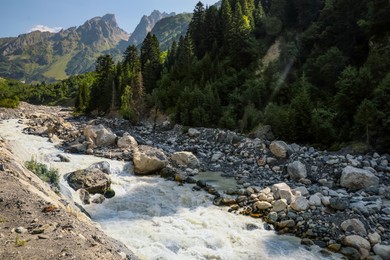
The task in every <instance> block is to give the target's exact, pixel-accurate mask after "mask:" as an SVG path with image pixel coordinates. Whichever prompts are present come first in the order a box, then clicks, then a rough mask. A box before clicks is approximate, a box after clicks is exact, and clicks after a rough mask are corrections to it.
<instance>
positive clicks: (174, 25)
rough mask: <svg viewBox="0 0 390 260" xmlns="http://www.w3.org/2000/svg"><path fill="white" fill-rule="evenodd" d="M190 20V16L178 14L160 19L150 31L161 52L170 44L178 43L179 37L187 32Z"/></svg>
mask: <svg viewBox="0 0 390 260" xmlns="http://www.w3.org/2000/svg"><path fill="white" fill-rule="evenodd" d="M191 19H192V14H186V13H183V14H178V15H174V16H169V17H166V18H163V19H161V20H160V21H158V22H157V23H156V25H155V26H154V27H153V29H152V33H153V34H155V35H156V37H157V39H158V40H159V42H160V48H161V50H167V49H169V47H171V45H172V42H173V41H176V42H178V40H179V38H180V36H182V35H183V36H184V35H185V34H186V32H187V29H188V25H189V24H190V22H191Z"/></svg>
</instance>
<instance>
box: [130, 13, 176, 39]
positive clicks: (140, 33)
mask: <svg viewBox="0 0 390 260" xmlns="http://www.w3.org/2000/svg"><path fill="white" fill-rule="evenodd" d="M174 15H175V13H174V12H172V13H169V14H168V13H165V12H164V13H161V12H160V11H157V10H154V11H153V12H152V13H151V14H150V15H149V16H146V15H144V16H143V17H142V18H141V21H140V22H139V24H138V25H137V27H136V28H135V30H134V32H133V33H132V34H131V37H130V38H129V41H128V45H135V46H138V45H140V44H141V43H142V42H143V40H144V39H145V37H146V35H147V34H148V32H150V31H152V29H153V27H154V26H155V24H156V23H157V22H158V21H160V20H161V19H163V18H166V17H170V16H174Z"/></svg>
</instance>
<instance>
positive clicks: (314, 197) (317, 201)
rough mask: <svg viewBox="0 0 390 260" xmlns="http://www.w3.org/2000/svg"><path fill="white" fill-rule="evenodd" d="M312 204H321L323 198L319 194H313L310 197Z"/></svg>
mask: <svg viewBox="0 0 390 260" xmlns="http://www.w3.org/2000/svg"><path fill="white" fill-rule="evenodd" d="M309 204H310V206H321V204H322V203H321V198H320V196H318V195H317V194H314V195H311V196H310V198H309Z"/></svg>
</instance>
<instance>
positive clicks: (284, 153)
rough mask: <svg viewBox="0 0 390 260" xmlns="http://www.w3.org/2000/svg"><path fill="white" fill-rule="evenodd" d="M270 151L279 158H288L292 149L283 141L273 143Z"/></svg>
mask: <svg viewBox="0 0 390 260" xmlns="http://www.w3.org/2000/svg"><path fill="white" fill-rule="evenodd" d="M269 149H270V150H271V153H272V154H273V155H275V156H276V157H278V158H287V157H288V156H289V154H290V153H291V148H290V147H289V146H288V144H286V143H285V142H283V141H273V142H272V143H271V144H270V145H269Z"/></svg>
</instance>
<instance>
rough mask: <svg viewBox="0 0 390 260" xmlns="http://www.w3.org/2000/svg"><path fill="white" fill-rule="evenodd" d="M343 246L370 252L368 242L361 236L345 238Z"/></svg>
mask: <svg viewBox="0 0 390 260" xmlns="http://www.w3.org/2000/svg"><path fill="white" fill-rule="evenodd" d="M343 244H344V245H345V246H350V247H353V248H356V249H357V250H359V249H361V248H363V249H366V250H368V251H370V249H371V245H370V242H368V240H367V239H365V238H363V237H361V236H358V235H350V236H346V237H345V238H344V240H343Z"/></svg>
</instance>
